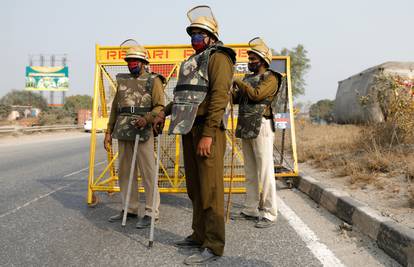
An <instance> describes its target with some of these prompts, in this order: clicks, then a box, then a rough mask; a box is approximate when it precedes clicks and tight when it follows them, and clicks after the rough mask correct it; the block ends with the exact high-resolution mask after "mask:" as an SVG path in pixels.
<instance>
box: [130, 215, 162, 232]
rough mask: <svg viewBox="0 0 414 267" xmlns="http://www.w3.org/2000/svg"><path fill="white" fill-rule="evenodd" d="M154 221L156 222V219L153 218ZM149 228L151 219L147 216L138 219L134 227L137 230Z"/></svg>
mask: <svg viewBox="0 0 414 267" xmlns="http://www.w3.org/2000/svg"><path fill="white" fill-rule="evenodd" d="M155 221H158V219H157V218H155ZM150 226H151V217H150V216H148V215H145V216H144V217H142V218H139V220H138V222H137V224H136V225H135V227H136V228H138V229H144V228H148V227H150Z"/></svg>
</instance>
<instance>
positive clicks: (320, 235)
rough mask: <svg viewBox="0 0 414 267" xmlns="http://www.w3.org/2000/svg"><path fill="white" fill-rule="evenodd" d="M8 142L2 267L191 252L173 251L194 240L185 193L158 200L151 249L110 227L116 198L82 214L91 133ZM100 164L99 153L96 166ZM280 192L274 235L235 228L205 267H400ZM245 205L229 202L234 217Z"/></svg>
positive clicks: (173, 260)
mask: <svg viewBox="0 0 414 267" xmlns="http://www.w3.org/2000/svg"><path fill="white" fill-rule="evenodd" d="M98 139H99V140H98V144H101V143H102V135H101V136H99V137H98ZM10 140H11V142H10ZM10 140H7V141H3V142H2V140H1V139H0V159H1V160H0V265H1V266H67V265H70V266H181V265H182V261H183V259H184V258H185V257H186V256H187V255H189V254H190V253H191V252H190V251H187V250H177V249H176V248H175V247H174V246H173V242H174V240H177V239H181V238H183V237H185V236H186V235H188V234H189V233H190V221H191V204H190V202H189V200H188V198H187V197H186V195H185V194H177V195H167V194H165V195H162V199H161V220H160V222H159V223H158V224H157V226H156V230H155V238H156V241H155V244H154V248H152V249H151V250H149V249H147V242H148V241H147V238H148V234H149V231H148V230H137V229H135V228H134V225H135V221H131V222H129V223H128V225H127V227H126V228H122V227H121V226H120V225H119V224H113V223H109V222H108V221H107V218H108V217H109V216H111V215H113V214H115V213H117V212H118V211H117V210H118V208H119V206H120V198H119V195H118V194H116V195H114V196H108V195H107V194H104V193H101V194H100V195H99V196H100V198H101V202H100V204H99V205H98V206H97V207H95V208H88V207H87V205H86V203H85V197H86V186H87V166H88V153H89V134H84V133H73V134H65V136H63V137H62V136H61V135H57V134H55V135H50V136H46V137H45V136H43V137H42V136H40V137H39V138H37V137H36V136H35V138H27V137H26V138H25V140H24V141H19V140H18V139H10ZM104 157H105V156H104V151H103V150H102V148H99V149H98V157H97V160H96V162H101V161H103V160H104ZM102 167H103V166H102V165H98V166H97V168H98V169H99V168H102ZM278 187H279V188H278V195H279V200H278V201H279V211H280V212H279V216H278V221H277V226H276V227H273V228H270V229H266V230H259V229H256V228H254V227H253V223H251V222H247V221H233V222H231V223H230V224H228V225H227V228H226V241H227V244H226V250H225V256H224V257H222V258H221V259H219V260H218V261H216V262H214V263H212V264H209V266H361V264H362V263H363V264H364V266H399V265H398V264H397V263H396V262H395V261H393V260H392V259H390V258H389V257H388V256H386V255H385V254H384V253H383V252H382V251H381V250H379V249H378V248H377V247H376V245H375V244H374V243H373V242H372V241H370V240H369V239H368V238H366V237H364V236H363V235H361V234H359V233H358V232H356V231H352V232H340V231H338V225H339V224H340V221H339V220H338V219H337V218H336V217H334V216H332V215H331V214H329V213H328V212H326V211H325V210H323V209H322V208H319V207H317V206H316V205H315V203H314V202H312V201H311V200H310V199H309V198H308V197H306V196H304V195H303V194H301V193H299V192H298V191H296V190H287V189H284V188H283V185H281V184H278ZM243 197H244V196H242V195H239V196H235V198H234V200H235V203H234V210H235V211H237V210H238V209H239V208H240V207H241V203H242V202H243Z"/></svg>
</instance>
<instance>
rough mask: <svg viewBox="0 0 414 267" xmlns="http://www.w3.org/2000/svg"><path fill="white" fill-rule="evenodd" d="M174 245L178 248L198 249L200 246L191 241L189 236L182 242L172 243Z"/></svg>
mask: <svg viewBox="0 0 414 267" xmlns="http://www.w3.org/2000/svg"><path fill="white" fill-rule="evenodd" d="M174 245H175V246H176V247H178V248H200V247H201V244H200V243H198V242H197V241H195V240H193V239H192V238H191V236H187V237H186V238H184V239H183V240H180V241H177V242H174Z"/></svg>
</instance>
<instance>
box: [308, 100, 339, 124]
mask: <svg viewBox="0 0 414 267" xmlns="http://www.w3.org/2000/svg"><path fill="white" fill-rule="evenodd" d="M333 106H334V101H333V100H329V99H323V100H319V101H318V102H316V103H315V104H313V105H312V106H311V107H310V109H309V116H310V118H311V120H312V121H316V122H320V121H321V120H324V121H326V122H328V123H330V122H332V121H333V114H332V111H333Z"/></svg>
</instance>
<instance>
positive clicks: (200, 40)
mask: <svg viewBox="0 0 414 267" xmlns="http://www.w3.org/2000/svg"><path fill="white" fill-rule="evenodd" d="M191 45H192V46H193V49H194V50H195V51H196V53H200V52H203V51H204V50H205V49H206V48H207V44H205V43H204V36H203V35H202V34H199V33H196V34H193V35H192V36H191Z"/></svg>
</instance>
